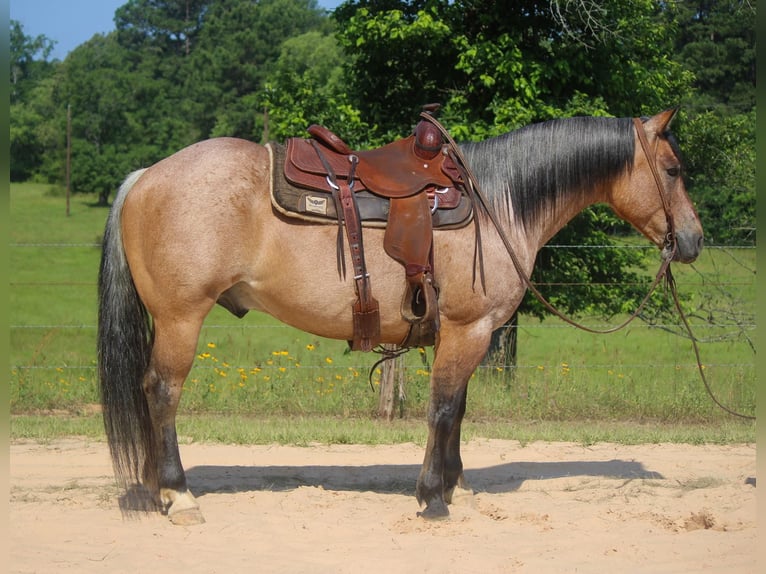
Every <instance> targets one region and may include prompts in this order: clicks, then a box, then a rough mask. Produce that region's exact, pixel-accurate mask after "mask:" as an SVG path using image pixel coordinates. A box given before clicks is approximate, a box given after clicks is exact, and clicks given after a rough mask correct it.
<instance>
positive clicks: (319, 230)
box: [97, 109, 703, 524]
mask: <svg viewBox="0 0 766 574" xmlns="http://www.w3.org/2000/svg"><path fill="white" fill-rule="evenodd" d="M675 112H676V110H674V109H670V110H666V111H663V112H661V113H659V114H657V115H654V116H651V117H644V118H640V120H637V119H635V118H600V117H578V118H568V119H554V120H550V121H547V122H542V123H539V124H532V125H529V126H526V127H524V128H521V129H519V130H517V131H512V132H509V133H506V134H504V135H501V136H497V137H495V138H492V139H488V140H486V141H482V142H477V143H468V144H461V145H460V146H459V149H460V151H461V152H462V154H463V156H464V158H465V160H466V162H467V164H468V165H469V166H470V168H471V170H472V172H473V174H474V176H475V178H476V180H477V182H478V184H479V188H480V189H481V191H482V193H483V196H484V197H485V198H486V200H487V209H488V210H491V212H492V215H494V218H493V219H494V221H496V222H497V226H498V227H496V226H495V225H493V224H492V223H490V218H489V217H487V216H486V214H484V215H482V213H481V212H480V210H477V213H476V215H475V217H476V218H477V219H478V221H477V222H476V224H477V225H478V226H479V227H480V229H479V231H480V235H481V251H482V255H481V259H482V262H483V267H484V269H485V270H486V273H485V277H484V278H483V281H482V284H478V282H477V281H476V266H477V262H476V259H475V248H476V235H477V233H478V232H477V230H476V228H475V227H474V226H473V225H468V226H465V227H462V228H459V229H451V230H438V229H437V230H434V237H433V257H434V266H433V268H434V273H435V278H436V281H437V283H438V286H439V300H438V313H439V324H440V328H439V330H438V332H437V333H436V336H435V341H434V356H433V361H432V367H431V375H430V391H429V392H430V395H429V406H428V411H427V425H428V440H427V444H426V447H425V454H424V459H423V465H422V468H421V470H420V473H419V477H418V479H417V483H416V485H415V495H416V499H417V502H418V504H419V506H420V507H421V508H423V506H425V508H424V509H423V510H422V511H420V512H418V515H419V516H422V517H423V518H425V519H439V518H445V517H448V515H449V508H448V505H449V504H450V503H451V501H452V496H453V493H454V491H455V489H456V488H467V482H466V480H465V477H464V474H463V462H462V459H461V456H460V429H461V422H462V420H463V417H464V414H465V411H466V397H467V387H468V380H469V378H470V377H471V374H472V373H473V372H474V370H475V369H476V368H477V366H478V365H479V364H480V362H481V361H482V359H483V358H484V356H485V354H486V352H487V349H488V346H489V344H490V338H491V335H492V332H493V331H494V330H496V329H497V328H499V327H500V326H502V325H503V324H504V323H505V322H506V321H508V319H509V318H510V317H511V315H512V314H513V312H514V311H515V309H516V308H517V307H518V305H519V303H520V302H521V300H522V297H523V295H524V293H525V291H526V287H525V284H524V283H523V282H522V280H521V278H520V273H519V271H517V268H516V267H515V266H514V265H513V264H512V262H511V259H510V258H509V254H508V248H507V245H506V244H504V243H503V241H502V239H503V236H505V238H506V239H507V241H508V242H509V243H510V245H512V246H513V249H514V250H515V252H516V257H517V258H518V260H519V262H520V264H521V266H522V268H523V272H524V273H526V274H527V275H529V274H530V273H531V271H532V268H533V265H534V262H535V257H536V254H537V252H538V251H539V250H540V248H541V247H542V246H543V245H544V244H545V243H546V242H547V241H548V240H549V239H550V238H551V237H552V236H553V235H554V234H555V233H556V232H557V231H558V230H559V229H561V228H562V227H563V226H564V225H565V224H566V223H567V222H568V221H570V220H571V219H572V218H573V217H574V216H575V215H576V214H577V213H579V212H580V211H582V210H583V209H585V208H586V207H587V206H589V205H592V204H594V203H606V204H608V205H610V206H611V208H612V209H613V211H614V212H615V213H616V214H617V215H618V216H619V217H620V218H622V219H624V220H625V221H627V222H629V223H630V224H632V225H633V226H634V227H635V228H636V229H637V230H638V231H640V232H641V233H642V234H643V235H644V236H645V237H646V238H647V239H648V240H649V241H651V242H652V243H654V244H655V245H656V246H657V247H658V248H659V249H660V250H662V253H663V257H666V258H669V259H671V258H672V259H673V260H675V261H679V262H682V263H689V262H692V261H694V260H695V259H696V258H697V256H698V255H699V253H700V251H701V249H702V244H703V230H702V225H701V223H700V220H699V217H698V215H697V212H696V211H695V208H694V206H693V204H692V202H691V200H690V198H689V196H688V194H687V191H686V188H685V185H684V182H683V177H682V160H681V156H680V152H679V150H678V146H677V143H676V140H675V138H674V136H673V134H672V133H671V132H670V130H669V127H668V126H669V124H670V122H671V120H672V119H673V117H674V115H675ZM641 131H643V134H641V133H639V132H641ZM639 136H642V137H644V143H645V144H647V145H648V147H647V148H646V150H645V149H644V147H643V146H641V145H637V142H639V141H640V140H639ZM274 169H280V166H276V167H274V166H272V163H271V161H270V153H269V149H268V146H264V145H260V144H257V143H254V142H250V141H247V140H243V139H237V138H228V137H222V138H213V139H208V140H204V141H201V142H198V143H195V144H193V145H190V146H189V147H186V148H184V149H182V150H180V151H177V152H175V153H174V154H173V155H170V156H169V157H166V158H165V159H162V160H160V161H159V162H157V163H156V164H154V165H152V166H151V167H148V168H145V169H141V170H138V171H136V172H134V173H132V174H130V175H129V176H128V177H127V178H126V179H125V180H124V182H123V183H122V185H121V186H120V188H119V190H118V193H117V195H116V198H115V200H114V201H113V205H112V208H111V210H110V214H109V216H108V218H107V222H106V229H105V232H104V237H103V252H102V258H101V264H100V270H99V287H98V293H99V295H98V296H99V311H98V314H99V318H98V335H97V338H98V343H97V347H98V373H99V381H100V382H99V386H100V393H101V401H102V406H103V409H102V411H103V417H104V426H105V432H106V437H107V441H108V445H109V451H110V456H111V459H112V463H113V467H114V473H115V477H116V479H117V480H118V482H120V483H121V484H122V486H123V487H126V488H130V487H131V486H133V485H136V484H137V483H138V484H143V486H144V487H145V488H146V489H147V490H148V492H149V493H151V496H152V499H153V500H154V502H156V504H157V505H158V508H159V511H160V512H162V513H163V514H166V515H167V516H168V517H169V519H170V521H171V522H172V523H175V524H194V523H200V522H204V517H203V514H202V512H201V510H200V507H199V504H198V502H197V501H196V499H195V498H194V496H193V494H192V493H191V492H190V491H189V488H188V486H187V481H186V476H185V473H184V469H183V466H182V463H181V457H180V453H179V448H178V440H177V435H176V423H175V421H176V412H177V407H178V404H179V399H180V397H181V391H182V388H183V385H184V381H185V379H186V377H187V375H188V374H189V371H190V369H191V367H192V363H193V361H194V358H195V356H196V348H197V343H198V338H199V334H200V329H201V327H202V323H203V320H204V319H205V317H206V315H207V314H208V312H209V311H210V310H211V309H212V308H213V306H214V305H216V304H219V305H221V306H223V307H224V308H226V309H227V310H228V311H230V312H231V313H233V314H235V315H236V316H238V317H242V316H244V315H245V314H246V313H247V312H248V311H249V310H258V311H261V312H265V313H268V314H270V315H272V316H274V317H275V318H277V319H279V320H280V321H282V322H284V323H286V324H288V325H291V326H293V327H296V328H297V329H300V330H303V331H306V332H309V333H313V334H314V335H317V336H320V337H325V338H330V339H340V340H347V341H348V340H350V339H351V338H352V336H353V333H352V330H353V327H352V313H351V311H352V305H353V303H354V301H355V299H356V294H355V291H354V284H353V279H352V278H351V277H346V278H341V277H339V274H338V272H337V268H336V263H337V260H336V255H337V254H336V235H337V226H333V225H323V224H321V223H315V222H306V221H298V220H296V219H291V218H288V217H286V216H285V215H284V214H282V213H280V212H278V211H277V210H276V209H275V208H274V207H273V206H272V202H271V199H270V186H271V184H272V183H271V182H272V170H274ZM653 172H654V173H653ZM666 210H667V212H668V213H666ZM671 222H672V227H671ZM363 234H364V244H365V257H366V262H367V269H368V271H369V273H370V276H371V277H372V278H373V285H374V288H375V293H376V296H377V298H378V302H379V306H380V336H381V342H382V343H387V344H399V343H400V342H402V341H403V340H404V339H405V337H406V335H407V333H408V328H409V324H408V323H407V322H406V321H405V320H404V319H403V318H402V314H401V313H400V301H401V298H402V294H403V292H404V289H405V278H404V277H403V274H402V273H401V266H400V265H399V263H397V262H396V261H394V260H393V259H392V258H390V257H389V256H388V255H387V254H386V253H384V249H383V234H384V229H380V228H374V227H369V228H367V227H366V228H365V229H364V232H363ZM671 234H672V238H671V239H672V242H673V243H674V244H675V248H674V249H672V250H669V249H668V239H669V235H671ZM345 249H346V257H347V258H348V257H349V253H348V246H346V247H345Z"/></svg>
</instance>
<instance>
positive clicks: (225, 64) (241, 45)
mask: <svg viewBox="0 0 766 574" xmlns="http://www.w3.org/2000/svg"><path fill="white" fill-rule="evenodd" d="M327 26H329V23H328V22H327V17H326V15H325V13H324V12H323V11H322V10H320V9H319V8H317V4H316V0H260V1H258V2H255V1H241V0H217V1H215V2H212V3H211V5H210V7H209V10H208V12H207V13H206V14H205V16H204V20H203V27H202V30H201V32H200V35H199V39H198V43H197V46H196V49H194V50H192V53H191V57H190V60H189V65H188V67H187V70H188V79H187V82H186V86H187V94H189V96H190V98H191V99H192V100H194V101H196V102H197V103H198V105H197V106H196V109H195V111H194V116H193V119H194V122H195V124H196V125H197V126H198V128H199V130H200V132H201V133H202V134H203V135H204V136H217V135H229V136H239V137H244V138H249V139H254V140H259V139H260V138H261V136H262V133H263V120H262V117H263V116H262V112H263V107H262V105H261V104H262V90H263V89H264V82H265V81H266V78H267V77H268V76H269V74H270V73H272V72H273V71H274V66H275V62H276V61H277V59H278V58H279V55H280V53H281V51H282V43H283V42H284V41H286V40H288V39H289V38H292V37H295V36H299V35H301V34H304V33H306V32H309V31H312V30H322V29H328V28H327Z"/></svg>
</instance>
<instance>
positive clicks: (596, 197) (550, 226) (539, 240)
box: [527, 186, 606, 251]
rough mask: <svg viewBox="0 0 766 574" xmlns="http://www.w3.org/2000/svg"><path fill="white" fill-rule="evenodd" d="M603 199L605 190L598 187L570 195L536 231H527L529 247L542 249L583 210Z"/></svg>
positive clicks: (602, 187) (551, 212) (544, 219)
mask: <svg viewBox="0 0 766 574" xmlns="http://www.w3.org/2000/svg"><path fill="white" fill-rule="evenodd" d="M605 199H606V191H605V188H604V186H599V187H598V188H593V189H589V190H587V192H586V193H583V194H575V195H572V197H571V198H570V199H568V200H567V201H562V202H559V204H558V205H557V206H556V209H553V210H551V211H550V213H549V214H548V216H547V217H545V218H543V220H542V222H541V224H540V225H539V226H537V229H535V230H528V231H527V235H528V240H529V242H530V244H531V246H533V247H534V249H535V251H538V250H540V249H542V247H543V246H544V245H545V244H546V243H548V241H550V239H551V238H552V237H553V236H554V235H556V234H557V233H558V232H559V231H561V230H562V229H563V228H564V227H565V226H566V225H567V224H568V223H569V222H570V221H572V219H574V218H575V217H576V216H577V215H579V214H580V213H581V212H582V211H583V210H585V209H586V208H587V207H589V206H591V205H593V204H595V203H599V202H603V201H605Z"/></svg>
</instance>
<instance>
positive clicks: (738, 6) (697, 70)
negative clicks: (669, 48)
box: [675, 0, 755, 114]
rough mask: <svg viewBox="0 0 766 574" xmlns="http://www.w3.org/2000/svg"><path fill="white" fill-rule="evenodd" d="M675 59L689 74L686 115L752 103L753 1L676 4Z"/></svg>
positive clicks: (736, 109) (750, 106)
mask: <svg viewBox="0 0 766 574" xmlns="http://www.w3.org/2000/svg"><path fill="white" fill-rule="evenodd" d="M678 9H679V12H680V14H679V19H678V22H679V25H678V34H677V36H676V42H675V59H676V60H677V61H678V62H679V63H680V64H681V65H683V66H684V67H685V68H686V69H687V70H690V71H692V72H693V73H694V76H695V77H694V87H695V89H696V90H695V98H693V99H690V100H689V101H687V102H685V108H686V109H688V110H689V111H690V113H697V112H704V111H709V110H711V109H719V111H720V112H721V113H722V114H725V113H746V112H749V111H750V110H752V109H753V108H754V107H755V4H754V3H751V2H749V1H742V0H740V1H732V0H698V1H693V2H683V3H679V5H678Z"/></svg>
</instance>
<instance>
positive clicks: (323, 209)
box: [305, 195, 327, 215]
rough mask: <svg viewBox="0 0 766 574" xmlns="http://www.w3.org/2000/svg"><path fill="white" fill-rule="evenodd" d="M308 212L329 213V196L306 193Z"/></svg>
mask: <svg viewBox="0 0 766 574" xmlns="http://www.w3.org/2000/svg"><path fill="white" fill-rule="evenodd" d="M305 199H306V212H308V213H316V214H318V215H327V197H326V196H324V197H319V196H316V195H306V196H305Z"/></svg>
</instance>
